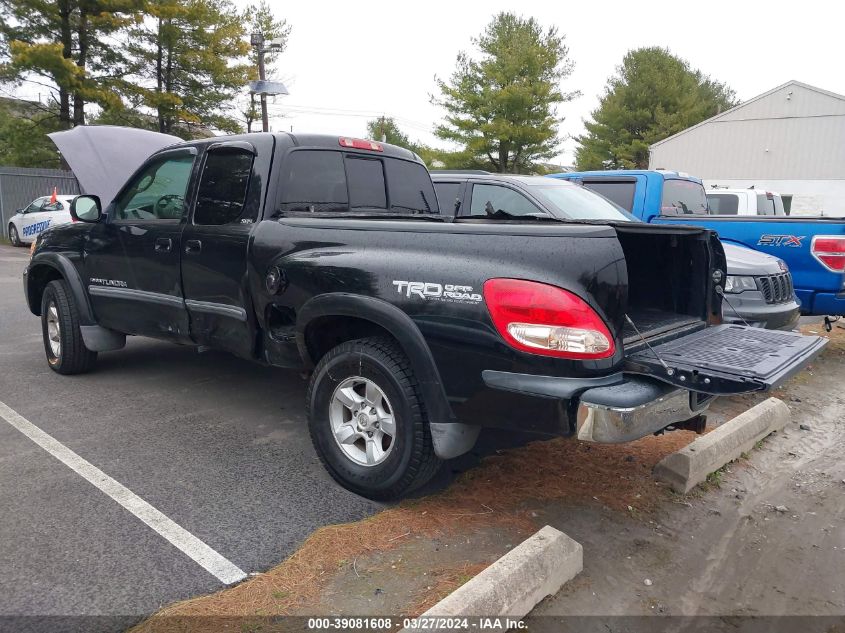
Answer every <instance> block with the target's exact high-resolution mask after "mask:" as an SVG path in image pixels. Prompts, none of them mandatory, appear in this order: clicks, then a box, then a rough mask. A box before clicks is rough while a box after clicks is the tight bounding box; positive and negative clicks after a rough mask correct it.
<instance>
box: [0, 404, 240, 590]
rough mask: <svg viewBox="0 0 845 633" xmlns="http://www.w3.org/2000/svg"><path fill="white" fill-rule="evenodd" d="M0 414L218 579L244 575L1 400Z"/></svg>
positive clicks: (227, 581)
mask: <svg viewBox="0 0 845 633" xmlns="http://www.w3.org/2000/svg"><path fill="white" fill-rule="evenodd" d="M0 418H3V419H4V420H6V422H8V423H9V424H11V425H12V426H13V427H15V428H16V429H17V430H18V431H20V432H21V433H23V434H24V435H26V436H27V437H28V438H29V439H31V440H32V441H33V442H35V443H36V444H38V445H39V446H40V447H41V448H43V449H44V450H45V451H47V452H48V453H50V455H52V456H53V457H55V458H56V459H58V460H59V461H60V462H62V463H63V464H64V465H65V466H67V467H68V468H70V469H71V470H72V471H74V472H75V473H77V474H78V475H80V476H81V477H82V478H84V479H86V480H87V481H88V482H89V483H90V484H93V485H94V486H96V487H97V488H99V489H100V490H101V491H102V492H104V493H105V494H107V495H108V496H109V497H111V498H112V499H114V500H115V501H117V502H118V503H119V504H120V505H122V506H123V507H124V508H126V509H127V510H129V512H131V513H132V514H134V515H135V516H136V517H138V518H139V519H141V521H143V522H144V523H146V524H147V525H149V526H150V527H151V528H152V529H153V530H155V531H156V532H158V533H159V534H160V535H161V536H163V537H164V538H165V539H167V540H168V541H170V542H171V543H172V544H173V545H175V546H176V547H177V548H179V549H180V550H181V551H182V552H183V553H184V554H185V555H187V556H188V557H189V558H191V559H192V560H193V561H194V562H196V563H197V564H198V565H199V566H200V567H202V568H203V569H205V570H206V571H207V572H208V573H210V574H211V575H212V576H214V577H215V578H217V579H218V580H219V581H220V582H222V583H224V584H227V585H230V584H232V583H235V582H238V581H240V580H243V579H244V578H246V574H245V573H244V572H243V570H241V569H240V568H239V567H237V566H236V565H235V564H234V563H232V562H231V561H229V560H228V559H226V558H225V557H223V556H221V555H220V554H218V553H217V552H216V551H214V550H213V549H211V548H210V547H209V546H208V545H206V544H205V543H203V542H202V541H201V540H199V539H198V538H197V537H196V536H194V535H193V534H191V533H190V532H188V531H187V530H186V529H185V528H183V527H181V526H180V525H178V524H176V523H174V522H173V521H172V520H170V519H169V518H167V517H166V516H165V515H164V514H162V513H161V512H159V511H158V510H156V509H155V508H154V507H153V506H151V505H150V504H149V503H147V502H146V501H144V500H143V499H141V497H139V496H138V495H136V494H135V493H134V492H132V491H131V490H129V488H127V487H126V486H124V485H123V484H121V483H120V482H118V481H115V480H114V479H112V478H111V477H109V476H108V475H107V474H106V473H104V472H103V471H102V470H100V469H99V468H97V467H96V466H94V465H93V464H91V463H90V462H88V461H86V460H85V459H83V458H82V457H80V456H79V455H77V454H76V453H74V452H73V451H72V450H70V449H69V448H68V447H67V446H65V445H64V444H62V443H61V442H59V441H58V440H57V439H55V438H54V437H52V436H51V435H48V434H47V433H45V432H44V431H42V430H41V429H39V428H38V427H37V426H35V425H34V424H33V423H32V422H30V421H29V420H27V419H26V418H24V417H23V416H22V415H20V414H19V413H17V412H16V411H14V410H13V409H11V408H9V407H8V406H7V405H5V404H4V403H2V402H0Z"/></svg>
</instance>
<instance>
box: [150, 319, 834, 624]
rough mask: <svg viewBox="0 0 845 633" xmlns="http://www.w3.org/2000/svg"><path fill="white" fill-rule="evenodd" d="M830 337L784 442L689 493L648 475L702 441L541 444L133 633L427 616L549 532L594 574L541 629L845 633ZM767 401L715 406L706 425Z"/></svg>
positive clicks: (687, 437) (559, 598)
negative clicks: (825, 619)
mask: <svg viewBox="0 0 845 633" xmlns="http://www.w3.org/2000/svg"><path fill="white" fill-rule="evenodd" d="M809 329H810V330H812V331H814V332H816V333H821V332H820V330H821V328H819V327H810V328H809ZM831 339H832V340H831V343H830V344H829V345H828V347H827V349H826V350H825V352H824V353H823V355H822V356H821V357H820V359H818V360H817V361H816V362H815V363H814V365H813V366H812V367H811V368H809V369H808V370H807V371H805V372H803V373H802V374H800V375H799V376H797V377H796V378H794V379H793V380H792V381H790V382H789V383H788V384H787V385H786V387H784V388H782V389H780V390H778V391H777V392H776V393H774V394H771V395H775V396H777V397H780V398H781V399H783V400H784V401H785V402H786V403H787V404H788V406H789V407H790V410H791V411H792V421H791V422H790V423H789V424H788V425H787V427H786V428H785V429H784V431H782V432H780V433H776V434H774V435H772V436H770V437H769V438H767V439H766V440H764V441H763V442H761V443H760V445H759V446H758V447H757V448H756V449H755V450H753V451H751V453H750V454H748V455H747V456H745V457H744V458H743V459H740V460H738V461H737V462H734V463H732V464H730V465H728V466H727V467H726V468H725V469H723V471H721V472H719V473H715V474H714V475H713V476H711V478H710V480H709V482H708V484H706V485H705V486H703V487H699V488H698V489H696V490H693V491H692V492H691V493H689V494H688V495H678V494H675V493H673V492H671V491H670V490H669V489H668V488H667V487H666V486H664V485H663V484H659V483H656V482H655V481H654V480H653V479H652V478H651V468H652V467H653V466H654V464H655V463H657V461H659V460H660V459H661V458H662V457H663V456H665V455H666V454H668V453H669V452H672V451H673V450H677V448H679V447H680V446H683V445H685V444H686V443H688V442H689V441H692V440H693V439H694V438H695V435H694V434H692V433H689V432H674V433H670V434H667V435H665V436H660V437H652V438H645V439H644V440H640V441H638V442H635V443H632V444H627V445H614V446H601V445H586V444H581V443H578V442H574V441H572V440H562V439H560V440H552V441H548V442H535V443H532V444H529V445H528V446H524V447H521V448H517V449H513V450H509V451H504V452H503V453H502V454H500V455H493V456H491V457H488V458H486V459H484V460H483V461H482V462H481V464H480V465H478V466H477V467H475V468H473V469H471V470H469V471H467V472H466V473H464V474H463V475H461V476H460V477H458V478H457V480H456V481H455V482H454V483H452V484H451V485H450V486H449V487H448V488H447V489H446V490H444V491H442V492H439V493H436V494H433V495H430V496H428V497H426V498H424V499H420V500H414V501H411V502H406V503H403V504H400V505H399V506H397V507H395V508H391V509H389V510H387V511H385V512H383V513H382V514H380V515H377V516H376V517H373V518H371V519H367V520H365V521H363V522H360V523H357V524H346V525H344V526H337V527H336V528H324V531H321V532H319V533H317V534H316V535H315V537H316V540H315V541H313V542H312V539H309V541H306V542H305V544H304V545H303V548H302V549H301V550H300V552H298V553H297V554H295V555H294V556H293V557H292V558H291V559H289V560H288V561H285V562H284V563H282V564H281V565H280V566H279V567H277V568H274V569H273V570H270V571H269V572H267V573H266V574H261V575H260V576H258V577H256V578H255V579H253V580H251V581H248V582H247V583H244V584H242V585H240V586H239V587H236V588H234V589H230V590H227V591H224V592H221V593H219V594H215V595H213V596H208V597H204V598H199V599H197V600H194V601H189V602H187V603H181V604H178V605H175V606H173V607H169V608H168V609H166V610H165V611H164V612H163V613H161V614H160V615H159V616H158V617H154V618H153V619H152V620H149V621H147V622H146V623H145V624H142V625H141V626H140V627H139V629H141V630H145V631H146V630H149V631H159V630H162V631H163V630H175V629H172V628H171V627H170V626H167V624H168V623H169V624H174V621H173V617H174V616H176V617H177V619H178V617H179V616H180V615H182V616H191V615H220V614H228V615H240V616H247V617H249V616H250V615H273V614H286V615H315V614H319V615H329V614H338V615H352V614H355V615H398V614H405V615H407V614H417V613H421V612H422V611H424V610H425V609H426V608H427V607H428V606H430V605H431V604H434V603H435V602H436V601H437V600H438V599H440V598H441V597H443V596H445V595H447V594H448V593H449V592H450V591H452V590H454V589H455V588H456V587H458V586H459V585H460V584H462V583H463V582H466V581H467V580H469V579H470V578H471V577H472V576H474V575H475V574H477V573H478V572H479V571H481V570H482V569H484V567H486V566H487V565H489V564H490V563H492V562H493V561H494V560H496V559H497V558H498V557H499V556H501V555H502V554H504V553H505V552H507V551H508V549H510V548H511V547H513V546H514V545H516V544H518V543H519V542H520V541H521V540H522V539H524V538H525V537H526V536H527V535H529V534H530V533H531V532H532V531H533V530H535V529H537V528H539V527H541V526H543V525H545V524H548V525H552V526H554V527H556V528H558V529H560V530H562V531H563V532H565V533H566V534H568V535H569V536H571V537H572V538H574V539H575V540H577V541H579V542H580V543H581V544H582V545H583V547H584V571H583V572H582V573H581V574H580V575H579V576H578V577H577V578H576V579H575V580H574V581H572V582H570V583H568V584H567V586H565V587H564V588H563V590H562V591H561V592H560V593H559V594H558V595H556V596H553V597H550V598H548V599H547V600H545V601H544V602H543V603H541V604H540V605H538V607H537V608H536V609H535V611H534V612H533V613H532V616H531V618H529V621H528V622H529V625H530V628H531V629H532V630H546V629H548V630H564V629H565V628H566V627H563V626H562V624H561V622H560V621H558V620H554V619H553V618H552V617H550V616H563V615H565V616H591V617H592V619H591V620H589V622H590V623H591V624H592V625H593V626H591V627H590V628H595V630H603V631H607V630H624V629H623V628H620V627H618V626H615V625H614V624H613V623H612V616H643V615H655V614H659V615H684V616H686V615H714V616H722V617H725V616H771V615H778V616H781V615H794V616H800V615H830V616H843V618H845V420H843V417H845V416H843V412H845V389H843V388H842V376H843V369H845V362H843V360H845V330H843V329H841V328H837V329H834V332H833V334H832V335H831ZM765 397H767V396H764V395H759V396H758V395H752V396H742V397H738V398H722V399H719V400H717V401H716V403H715V404H714V405H713V407H712V409H711V415H710V423H711V427H712V426H716V425H718V424H720V423H722V422H724V421H726V420H728V419H730V418H731V417H733V416H734V415H736V414H737V413H739V412H741V411H744V410H746V409H747V408H749V407H750V406H752V405H753V404H755V403H756V402H758V401H761V400H763V399H764V398H765ZM799 425H804V426H805V427H806V428H805V429H802V428H800V426H799ZM325 530H332V531H330V532H326V531H325ZM315 537H312V538H315ZM358 541H360V542H361V543H367V544H368V545H367V546H360V545H359V544H358ZM304 576H308V579H307V580H308V582H307V583H306V582H304V581H303V580H302V577H304ZM162 616H165V617H162ZM596 616H602V617H609V618H610V619H609V620H607V621H602V618H601V617H598V618H596ZM188 622H190V620H188ZM184 624H185V622H184V621H183V622H182V623H181V625H180V628H179V630H194V629H195V628H196V627H188V628H187V629H184V626H182V625H184ZM581 624H583V623H581ZM581 624H579V626H578V628H577V630H582V629H584V626H582V625H581ZM802 626H803V625H802ZM549 627H551V628H549ZM825 630H834V629H833V628H829V627H828V628H827V629H825ZM835 630H837V631H838V630H839V629H838V628H836V629H835Z"/></svg>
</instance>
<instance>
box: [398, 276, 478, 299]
mask: <svg viewBox="0 0 845 633" xmlns="http://www.w3.org/2000/svg"><path fill="white" fill-rule="evenodd" d="M393 285H394V286H396V292H398V293H399V294H402V295H405V296H406V297H408V298H409V299H411V298H412V297H419V298H420V299H423V300H424V301H445V302H447V303H480V302H481V301H483V298H482V296H481V295H480V294H479V293H477V292H473V288H472V286H458V285H455V284H436V283H432V282H428V281H394V282H393Z"/></svg>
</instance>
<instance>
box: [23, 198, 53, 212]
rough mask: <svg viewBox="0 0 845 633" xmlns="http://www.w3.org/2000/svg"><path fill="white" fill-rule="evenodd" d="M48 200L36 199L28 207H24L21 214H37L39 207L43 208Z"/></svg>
mask: <svg viewBox="0 0 845 633" xmlns="http://www.w3.org/2000/svg"><path fill="white" fill-rule="evenodd" d="M47 200H48V198H38V199H36V200H35V201H34V202H33V203H32V204H30V205H29V206H28V207H26V208H25V209H24V210H23V212H24V213H38V212H39V211H41V207H42V206H44V203H45V202H47Z"/></svg>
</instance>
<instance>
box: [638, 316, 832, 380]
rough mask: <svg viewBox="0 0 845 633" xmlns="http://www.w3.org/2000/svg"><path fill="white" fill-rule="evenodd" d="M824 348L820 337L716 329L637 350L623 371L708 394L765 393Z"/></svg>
mask: <svg viewBox="0 0 845 633" xmlns="http://www.w3.org/2000/svg"><path fill="white" fill-rule="evenodd" d="M826 343H827V339H824V338H822V337H820V336H810V335H804V334H798V333H795V332H781V331H775V330H762V329H758V328H752V327H748V326H744V325H717V326H713V327H709V328H706V329H704V330H699V331H698V332H694V333H693V334H689V335H687V336H683V337H681V338H678V339H675V340H673V341H669V342H667V343H663V344H660V345H654V346H652V347H651V348H644V349H640V350H638V351H636V352H635V353H633V354H631V355H630V356H628V357H626V359H625V367H624V370H625V371H626V372H630V373H634V374H643V375H647V376H652V377H654V378H656V379H658V380H660V381H662V382H665V383H668V384H671V385H675V386H677V387H683V388H684V389H689V390H691V391H698V392H700V393H707V394H713V395H730V394H737V393H747V392H751V391H768V390H769V389H774V388H775V387H778V386H779V385H781V384H782V383H783V382H785V381H786V380H788V379H789V378H790V377H791V376H793V375H794V374H795V373H797V372H798V371H800V370H801V369H803V368H804V367H805V366H806V365H807V364H809V363H810V361H812V360H813V359H814V358H815V357H816V356H817V355H818V354H819V353H820V352H821V350H822V348H823V347H824V346H825V344H826ZM658 357H659V358H658Z"/></svg>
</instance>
